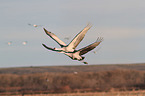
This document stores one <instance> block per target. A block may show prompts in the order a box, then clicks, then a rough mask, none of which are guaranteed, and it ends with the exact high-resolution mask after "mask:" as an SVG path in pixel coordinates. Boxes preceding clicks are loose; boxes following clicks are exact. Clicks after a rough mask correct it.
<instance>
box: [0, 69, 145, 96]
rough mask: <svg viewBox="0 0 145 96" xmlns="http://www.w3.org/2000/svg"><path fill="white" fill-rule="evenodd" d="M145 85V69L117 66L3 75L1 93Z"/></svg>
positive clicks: (66, 90) (131, 87)
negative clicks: (66, 71) (92, 70)
mask: <svg viewBox="0 0 145 96" xmlns="http://www.w3.org/2000/svg"><path fill="white" fill-rule="evenodd" d="M144 88H145V72H144V71H138V70H131V69H114V70H109V71H98V72H72V73H58V72H45V73H33V74H0V93H3V92H18V93H33V92H38V93H42V92H43V93H44V92H46V93H57V92H84V91H114V90H119V91H122V90H135V89H144Z"/></svg>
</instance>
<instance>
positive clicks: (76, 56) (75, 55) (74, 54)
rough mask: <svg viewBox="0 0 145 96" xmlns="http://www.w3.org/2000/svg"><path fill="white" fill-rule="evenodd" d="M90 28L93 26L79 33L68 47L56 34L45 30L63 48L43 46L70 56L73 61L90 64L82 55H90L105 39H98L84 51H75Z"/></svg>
mask: <svg viewBox="0 0 145 96" xmlns="http://www.w3.org/2000/svg"><path fill="white" fill-rule="evenodd" d="M90 28H91V25H90V24H88V25H87V26H86V27H85V28H84V29H83V30H82V31H81V32H79V33H78V34H77V35H76V36H75V37H74V39H73V40H72V41H71V42H70V43H69V44H68V45H66V44H65V43H64V42H63V41H61V40H60V39H59V38H58V37H57V36H56V35H55V34H53V33H51V32H49V31H47V30H46V29H45V28H44V31H45V32H46V34H47V35H48V36H50V37H51V38H52V39H53V40H55V41H56V42H57V43H58V44H59V45H60V46H61V48H50V47H47V46H46V45H45V44H42V45H43V46H44V47H45V48H47V49H49V50H52V51H56V52H58V53H63V54H65V55H67V56H69V57H70V58H71V59H72V60H78V61H82V62H83V63H84V64H88V63H87V62H85V61H83V59H84V58H85V57H83V56H82V55H84V54H86V53H88V52H89V51H91V50H93V49H94V48H95V47H96V46H98V45H99V44H100V43H101V42H102V40H103V38H98V39H97V41H96V42H94V43H93V44H91V45H89V46H87V47H84V48H82V49H79V50H75V48H76V47H77V46H78V44H79V43H80V42H81V41H82V39H83V38H84V36H85V34H86V33H87V31H88V30H89V29H90Z"/></svg>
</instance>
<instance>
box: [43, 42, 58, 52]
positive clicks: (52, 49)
mask: <svg viewBox="0 0 145 96" xmlns="http://www.w3.org/2000/svg"><path fill="white" fill-rule="evenodd" d="M42 45H43V46H44V47H45V48H46V49H49V50H51V51H57V52H61V50H55V49H54V48H50V47H48V46H46V45H45V44H42Z"/></svg>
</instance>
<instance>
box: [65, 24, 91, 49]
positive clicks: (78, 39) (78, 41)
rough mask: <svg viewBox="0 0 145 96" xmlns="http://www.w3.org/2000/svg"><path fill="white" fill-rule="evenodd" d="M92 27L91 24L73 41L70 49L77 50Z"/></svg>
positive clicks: (69, 45)
mask: <svg viewBox="0 0 145 96" xmlns="http://www.w3.org/2000/svg"><path fill="white" fill-rule="evenodd" d="M91 27H92V26H91V25H90V24H88V25H87V26H86V27H85V28H84V29H83V30H82V31H81V32H79V33H78V34H77V35H76V36H75V37H74V38H73V40H72V41H71V42H70V43H69V44H68V47H69V48H72V49H75V48H76V47H77V46H78V44H79V43H80V42H81V41H82V40H83V38H84V36H85V34H86V33H87V31H88V30H89V29H90V28H91Z"/></svg>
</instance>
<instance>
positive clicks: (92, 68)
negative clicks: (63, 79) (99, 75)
mask: <svg viewBox="0 0 145 96" xmlns="http://www.w3.org/2000/svg"><path fill="white" fill-rule="evenodd" d="M115 69H131V70H138V71H145V63H141V64H112V65H107V64H106V65H82V66H46V67H33V66H31V67H21V68H0V74H32V73H44V72H59V73H72V72H99V71H110V70H115Z"/></svg>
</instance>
